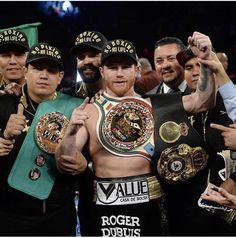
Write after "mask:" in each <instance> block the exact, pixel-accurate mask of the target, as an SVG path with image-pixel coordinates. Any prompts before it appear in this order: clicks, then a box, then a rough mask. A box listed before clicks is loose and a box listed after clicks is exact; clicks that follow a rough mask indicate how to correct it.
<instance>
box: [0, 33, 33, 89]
mask: <svg viewBox="0 0 236 238" xmlns="http://www.w3.org/2000/svg"><path fill="white" fill-rule="evenodd" d="M28 50H29V45H28V40H27V37H26V35H25V34H24V33H23V32H21V31H17V30H12V29H9V30H6V31H3V32H1V33H0V72H1V74H2V76H1V80H0V90H4V89H5V88H6V87H7V85H10V84H11V85H15V84H18V85H23V83H25V60H26V56H27V52H28ZM12 83H13V84H12Z"/></svg>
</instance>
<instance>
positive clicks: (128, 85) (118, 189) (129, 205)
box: [56, 32, 215, 236]
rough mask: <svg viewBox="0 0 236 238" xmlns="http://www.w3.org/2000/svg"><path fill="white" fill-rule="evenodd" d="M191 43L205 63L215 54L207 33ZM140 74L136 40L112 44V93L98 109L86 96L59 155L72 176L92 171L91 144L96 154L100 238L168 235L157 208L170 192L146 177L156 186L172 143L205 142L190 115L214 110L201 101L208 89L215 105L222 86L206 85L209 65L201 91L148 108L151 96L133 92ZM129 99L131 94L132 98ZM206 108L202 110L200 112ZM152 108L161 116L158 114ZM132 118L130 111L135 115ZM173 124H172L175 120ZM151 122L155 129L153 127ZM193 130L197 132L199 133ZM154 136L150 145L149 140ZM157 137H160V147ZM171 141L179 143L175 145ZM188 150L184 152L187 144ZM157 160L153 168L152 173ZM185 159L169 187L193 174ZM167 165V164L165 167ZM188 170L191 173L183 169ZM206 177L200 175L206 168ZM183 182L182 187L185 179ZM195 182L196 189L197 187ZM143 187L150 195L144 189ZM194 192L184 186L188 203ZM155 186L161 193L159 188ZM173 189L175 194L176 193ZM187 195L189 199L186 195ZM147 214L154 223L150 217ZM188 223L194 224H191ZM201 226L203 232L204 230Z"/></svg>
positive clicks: (105, 70)
mask: <svg viewBox="0 0 236 238" xmlns="http://www.w3.org/2000/svg"><path fill="white" fill-rule="evenodd" d="M189 43H190V44H191V45H192V48H193V50H194V51H195V53H196V55H197V56H198V57H199V58H205V59H206V58H208V57H211V52H210V51H211V43H210V40H209V38H208V37H207V36H204V35H202V34H201V33H198V32H194V34H193V36H192V37H189ZM137 70H138V69H137V58H136V55H135V48H134V47H133V46H132V44H131V43H130V42H128V41H126V40H121V39H116V40H114V41H111V42H108V43H107V44H106V45H105V46H104V48H103V50H102V66H101V68H100V71H101V74H102V75H103V78H104V81H105V83H106V93H104V95H103V96H102V97H101V98H100V99H98V100H96V101H95V103H94V104H87V102H88V99H86V100H85V102H84V103H83V105H82V106H80V107H78V108H76V109H75V110H74V112H73V115H72V119H71V121H70V124H69V126H68V128H67V132H66V135H65V137H64V138H63V140H62V143H61V144H60V145H59V147H58V150H57V156H56V159H57V164H58V168H59V169H60V170H61V171H64V172H67V173H75V170H76V164H78V165H79V167H80V168H81V170H82V169H85V168H86V160H85V159H84V158H83V156H82V154H81V153H80V151H81V149H82V148H83V146H84V145H85V146H86V148H87V149H88V150H89V153H90V156H91V159H92V160H93V163H94V164H93V167H94V171H95V175H96V180H95V191H96V192H95V193H94V195H95V196H94V205H95V212H94V219H95V222H94V226H93V228H96V226H97V228H98V231H96V229H95V233H94V235H99V236H101V234H102V235H103V236H134V235H137V236H138V235H141V236H153V235H154V236H157V235H161V234H163V233H162V228H163V226H161V223H160V222H161V219H160V218H161V217H159V216H158V215H161V214H160V213H159V212H160V211H159V212H158V209H157V210H156V208H157V207H156V205H158V204H159V205H160V201H159V202H158V199H160V198H162V195H163V194H161V193H160V191H161V189H160V187H159V185H158V183H156V182H157V181H156V180H155V178H154V180H155V182H154V184H153V186H152V188H151V187H150V188H149V187H148V183H147V182H146V181H145V180H146V179H147V178H148V179H149V181H151V180H152V179H153V178H150V177H149V176H150V174H152V172H151V169H154V167H155V168H156V163H157V158H160V157H159V155H160V154H161V153H162V152H163V151H166V152H167V154H168V151H169V150H168V149H169V147H172V148H170V149H171V150H172V152H173V154H174V155H175V148H173V146H172V145H173V143H176V144H174V145H177V144H179V143H181V144H182V143H183V142H184V141H185V142H187V143H188V142H190V141H189V140H188V139H190V140H191V141H193V140H195V139H197V140H199V138H197V136H195V133H194V132H195V131H194V130H193V128H192V127H190V126H189V121H188V119H187V117H186V112H187V113H194V112H199V111H202V110H206V109H207V108H208V106H209V105H210V104H208V103H207V102H206V101H205V102H206V104H205V106H207V105H208V106H207V107H204V108H202V107H201V106H202V105H203V104H202V103H203V99H204V97H202V96H203V95H204V92H205V93H206V92H207V91H208V90H209V91H208V93H209V94H207V95H208V96H209V97H210V95H211V96H212V97H210V98H211V99H212V101H211V103H213V104H214V102H213V101H214V88H215V87H214V86H215V85H212V84H211V83H213V84H214V81H211V80H209V81H208V80H204V79H206V78H208V79H210V78H211V76H212V74H211V72H209V71H208V69H207V68H206V67H204V65H203V68H202V72H203V74H201V76H202V77H201V80H200V81H199V85H198V89H197V90H196V92H195V93H193V94H191V95H186V96H183V97H181V95H180V94H176V95H167V96H166V95H160V94H159V95H155V97H152V98H151V102H152V105H150V104H149V102H150V101H149V99H147V100H144V99H142V98H141V97H140V96H139V95H137V94H136V93H135V91H134V88H133V85H134V81H135V76H136V73H137ZM206 84H207V85H206ZM211 90H213V91H211ZM210 91H211V93H210ZM207 95H205V96H207ZM163 96H164V97H163ZM198 96H200V97H198ZM123 97H125V99H124V98H123ZM176 97H179V99H180V98H181V100H179V102H181V106H180V105H178V104H175V103H176V102H177V101H178V100H176ZM165 99H166V100H165ZM207 99H209V98H208V97H205V99H204V100H207ZM182 100H183V101H182ZM182 102H183V104H182ZM208 102H209V101H208ZM146 103H147V104H146ZM151 106H153V108H151ZM212 106H213V105H212ZM196 107H197V108H198V109H197V108H196ZM161 108H162V110H161ZM178 108H179V109H180V108H181V111H179V110H178ZM200 108H201V110H199V109H200ZM184 110H185V112H184ZM153 111H154V113H153V114H152V112H153ZM133 112H135V114H136V115H138V116H139V120H137V118H136V117H135V116H134V115H133ZM126 113H128V115H127V114H126ZM167 114H168V115H167ZM152 115H154V120H155V135H159V136H154V131H153V130H152V129H151V128H154V127H153V126H154V124H152V122H154V120H153V119H151V118H150V116H151V117H152ZM173 115H175V117H173ZM178 116H180V117H185V118H184V119H183V118H181V119H180V120H178V121H177V122H178V123H180V122H181V125H183V126H184V127H182V129H185V130H182V129H181V133H182V134H181V135H183V137H182V136H180V134H176V135H174V136H173V134H175V133H174V131H178V132H180V131H179V129H178V128H180V127H179V125H180V124H177V123H176V124H175V122H174V121H172V120H177V117H178ZM168 119H169V120H170V121H168ZM147 122H148V123H147ZM149 122H150V123H151V124H149ZM182 122H183V123H182ZM187 124H188V125H187ZM172 126H173V127H175V128H176V130H174V129H173V130H172V129H171V127H172ZM128 129H130V130H128ZM159 129H160V131H159ZM190 129H191V131H190ZM137 130H139V131H140V132H141V131H142V133H143V131H145V132H144V134H142V133H140V134H139V133H137ZM188 130H189V131H188ZM127 131H129V132H130V131H131V132H132V136H129V134H127V133H126V132H127ZM151 131H152V132H151ZM169 131H170V133H169ZM171 132H172V133H171ZM185 132H187V134H185ZM149 133H150V134H149ZM192 133H194V135H193V134H192ZM144 135H145V139H144ZM147 135H148V136H147ZM185 135H186V136H188V139H186V137H185ZM172 136H173V137H172ZM156 137H158V138H156ZM180 137H181V138H180ZM184 138H185V139H184ZM143 139H144V140H143ZM149 139H151V140H150V141H149ZM152 139H154V140H155V139H156V141H155V147H154V148H153V145H154V144H153V141H152ZM198 142H199V141H195V142H193V143H192V142H191V146H194V148H195V146H196V145H197V144H198V145H200V146H201V142H200V143H198ZM168 143H169V144H168ZM170 143H172V144H171V145H170ZM68 145H69V146H68ZM182 145H183V144H182ZM183 146H184V147H185V145H183ZM154 149H155V151H154ZM189 149H190V148H189ZM153 151H154V153H153ZM199 152H200V151H199ZM185 153H186V152H184V151H182V150H181V149H180V154H182V156H180V157H181V158H183V159H184V160H185V161H187V158H185V157H184V156H183V154H185ZM191 153H192V152H191ZM200 154H202V155H203V156H202V159H203V160H204V161H206V160H205V159H206V157H205V155H206V154H205V152H204V150H203V149H201V153H200ZM162 155H163V156H162V158H163V159H165V158H166V157H165V155H166V154H165V153H162ZM150 158H151V159H152V162H153V164H154V165H153V167H152V168H151V166H152V163H150ZM170 158H171V155H170ZM178 158H179V156H177V158H176V160H174V162H175V163H172V164H171V162H169V164H168V165H170V168H169V169H173V170H172V171H167V172H170V173H171V177H170V180H168V181H170V182H172V181H173V182H174V181H175V179H178V180H180V179H181V178H182V175H183V174H185V175H187V174H188V172H187V170H188V169H187V167H185V165H184V163H182V162H181V160H178ZM204 158H205V159H204ZM163 159H162V161H163ZM166 159H168V158H166ZM163 162H165V161H163ZM202 162H203V161H202ZM163 164H164V165H165V163H163ZM203 164H204V166H205V162H203ZM175 165H176V168H175ZM178 165H179V167H178ZM181 165H182V166H183V168H186V169H184V170H183V168H182V167H181ZM204 166H203V167H201V166H200V167H201V168H200V169H203V168H204ZM160 167H161V166H160ZM173 167H174V168H173ZM157 169H158V168H157ZM195 169H196V168H194V170H195ZM163 171H164V169H163V170H162V169H161V173H159V170H158V174H159V175H157V174H156V175H157V177H158V181H162V180H164V179H168V177H165V174H163V173H162V172H163ZM175 171H176V173H177V174H179V173H178V172H180V174H181V176H180V178H178V175H177V176H175ZM195 172H196V170H195ZM196 173H197V172H196ZM199 173H201V172H200V171H199ZM167 176H168V173H167ZM160 177H161V178H160ZM192 177H194V174H192V175H191V176H190V177H188V178H187V179H189V181H192V180H191V179H194V178H192ZM140 181H142V182H143V184H142V185H141V187H142V189H141V190H139V189H138V188H139V186H136V183H139V182H140ZM179 182H180V183H181V181H179ZM182 182H183V184H184V185H185V184H187V183H188V181H182ZM134 184H135V185H134ZM163 184H164V181H163ZM191 184H192V185H195V184H193V183H191ZM180 186H181V185H178V183H177V184H174V185H173V186H172V187H177V189H181V188H180ZM144 187H145V191H144V190H143V188H144ZM189 187H190V185H189V186H187V187H185V188H186V190H187V191H186V192H185V194H184V195H183V196H185V195H186V196H187V197H188V198H189V197H190V198H191V195H192V194H190V195H189V194H188V190H189ZM146 188H147V189H146ZM155 188H156V189H157V190H158V191H159V192H158V191H157V190H155ZM152 189H154V190H152ZM173 189H174V188H173ZM194 189H195V187H194ZM196 189H197V188H196ZM131 190H132V191H131ZM138 190H139V191H138ZM147 191H149V192H151V193H152V195H155V198H154V197H151V196H150V194H148V192H147ZM166 191H167V192H169V190H166ZM144 192H145V193H146V192H147V194H146V195H147V196H143V195H144ZM181 192H182V191H181V190H179V193H181ZM183 192H184V190H183ZM198 192H199V191H197V193H198ZM201 192H202V191H200V193H201ZM200 193H199V194H200ZM139 196H140V197H139ZM180 197H181V198H182V196H181V194H180ZM152 204H153V206H152ZM154 204H155V205H154ZM175 205H176V206H177V207H178V206H181V205H182V204H181V201H179V200H178V198H177V199H176V201H175ZM181 210H182V206H181V207H180V211H181ZM162 214H163V213H162ZM96 216H98V220H96ZM148 217H149V218H150V217H155V218H153V219H148ZM162 218H163V217H162ZM131 221H136V222H131ZM176 222H178V221H176ZM179 222H181V221H179ZM184 222H185V221H183V224H181V223H180V224H181V228H180V229H184V230H185V229H186V230H187V229H188V231H189V227H187V226H185V224H184ZM189 222H191V219H190V221H189ZM212 228H213V227H212ZM91 229H92V228H91ZM197 229H199V227H198V228H197ZM197 229H196V227H195V229H193V230H191V231H190V232H191V233H192V234H194V233H195V232H196V230H197ZM96 232H97V233H96Z"/></svg>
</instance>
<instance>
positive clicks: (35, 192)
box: [8, 93, 83, 200]
mask: <svg viewBox="0 0 236 238" xmlns="http://www.w3.org/2000/svg"><path fill="white" fill-rule="evenodd" d="M82 101H83V99H80V98H76V97H71V96H68V95H65V94H61V93H59V94H58V96H57V98H56V99H55V100H49V101H45V102H42V103H40V104H39V106H38V109H37V112H36V114H35V117H34V120H33V122H32V124H31V126H30V129H29V131H28V133H27V136H26V137H25V140H24V142H23V144H22V146H21V149H20V151H19V153H18V156H17V158H16V161H15V163H14V165H13V167H12V170H11V172H10V174H9V177H8V183H9V185H10V186H11V187H13V188H15V189H17V190H20V191H22V192H24V193H26V194H28V195H30V196H33V197H36V198H38V199H42V200H44V199H46V198H48V196H49V195H50V192H51V190H52V187H53V185H54V182H55V174H56V172H57V169H56V163H55V159H54V155H53V154H49V153H46V152H45V151H43V150H41V149H40V148H39V146H38V145H37V143H36V141H35V128H36V125H37V123H38V121H39V119H40V117H42V116H43V115H45V114H46V113H49V112H60V113H63V115H64V116H66V118H67V119H69V118H70V116H71V113H72V111H73V109H74V108H75V107H78V106H79V105H80V104H81V103H82ZM38 156H40V158H43V159H44V160H45V161H44V162H45V163H44V164H43V165H42V164H37V163H36V158H37V157H38ZM34 170H36V175H37V176H38V178H37V177H36V179H34V177H33V174H32V173H31V171H34Z"/></svg>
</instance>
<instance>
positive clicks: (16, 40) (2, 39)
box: [0, 29, 29, 52]
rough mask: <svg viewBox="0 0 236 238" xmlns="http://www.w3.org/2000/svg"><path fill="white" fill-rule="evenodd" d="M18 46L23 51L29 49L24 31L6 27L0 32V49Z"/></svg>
mask: <svg viewBox="0 0 236 238" xmlns="http://www.w3.org/2000/svg"><path fill="white" fill-rule="evenodd" d="M11 48H19V49H22V50H23V51H25V52H26V51H28V50H29V44H28V39H27V37H26V35H25V33H24V32H21V31H17V30H13V29H8V30H5V31H2V32H0V50H3V49H4V50H5V49H7V50H10V49H11Z"/></svg>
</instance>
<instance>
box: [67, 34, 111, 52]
mask: <svg viewBox="0 0 236 238" xmlns="http://www.w3.org/2000/svg"><path fill="white" fill-rule="evenodd" d="M106 42H107V39H106V37H105V36H104V35H103V34H102V33H100V32H97V31H84V32H82V33H80V34H79V35H78V36H77V38H76V40H75V45H74V46H73V47H72V48H71V50H70V53H72V54H76V53H78V52H79V51H80V50H82V49H83V48H85V47H87V48H88V47H90V48H92V49H95V50H98V51H101V50H102V47H103V45H104V44H105V43H106Z"/></svg>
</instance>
